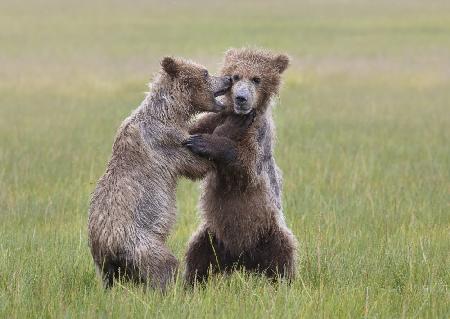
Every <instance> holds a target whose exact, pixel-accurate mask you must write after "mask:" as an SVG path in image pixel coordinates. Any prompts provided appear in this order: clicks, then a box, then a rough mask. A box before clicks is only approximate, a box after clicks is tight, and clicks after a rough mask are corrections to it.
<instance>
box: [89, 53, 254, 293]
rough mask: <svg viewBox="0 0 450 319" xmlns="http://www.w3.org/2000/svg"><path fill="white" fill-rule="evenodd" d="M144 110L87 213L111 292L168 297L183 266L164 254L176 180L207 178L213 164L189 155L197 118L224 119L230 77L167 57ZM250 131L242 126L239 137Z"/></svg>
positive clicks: (119, 141) (128, 122)
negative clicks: (121, 286) (155, 292)
mask: <svg viewBox="0 0 450 319" xmlns="http://www.w3.org/2000/svg"><path fill="white" fill-rule="evenodd" d="M161 65H162V70H161V71H160V72H159V73H158V75H157V76H156V78H155V80H154V81H153V83H152V85H151V90H150V93H148V94H147V96H146V97H145V99H144V101H143V102H142V103H141V105H140V106H139V107H138V108H137V109H136V110H135V111H134V112H133V113H132V114H131V115H130V116H129V117H128V118H127V119H125V120H124V121H123V123H122V124H121V126H120V128H119V130H118V132H117V135H116V138H115V141H114V144H113V147H112V155H111V158H110V160H109V162H108V165H107V168H106V172H105V173H104V175H103V176H102V177H101V178H100V179H99V181H98V183H97V186H96V188H95V190H94V192H93V194H92V197H91V201H90V208H89V222H88V229H89V246H90V250H91V253H92V256H93V259H94V263H95V266H96V269H97V271H98V273H99V274H100V275H101V277H102V279H103V281H104V284H105V286H106V287H110V286H111V285H113V283H114V280H116V279H117V278H119V277H121V278H124V279H128V280H132V281H135V282H138V283H144V284H146V285H149V286H151V287H153V288H158V289H161V290H164V289H165V288H166V286H167V285H168V283H169V282H170V281H171V280H172V279H173V276H174V273H175V272H176V271H177V267H178V261H177V260H176V258H175V256H174V255H173V254H172V253H171V252H170V251H169V249H168V247H167V246H166V239H167V236H168V234H169V231H170V229H171V227H172V225H173V224H174V221H175V218H176V199H175V191H176V185H177V179H178V178H179V177H180V176H185V177H188V178H191V179H198V178H202V177H203V176H204V175H205V174H206V173H207V172H208V171H209V170H210V169H212V165H213V164H212V163H211V162H210V161H208V160H206V159H203V158H201V157H199V156H197V155H195V154H193V153H192V152H190V151H189V150H188V149H186V148H185V147H184V146H183V145H182V142H183V141H185V140H186V138H187V137H188V125H189V124H188V123H189V120H190V119H191V117H192V116H193V115H195V114H197V113H199V112H203V111H213V112H217V111H221V110H222V109H223V107H224V105H223V104H222V103H220V102H219V101H218V100H217V99H216V97H217V96H220V95H223V94H224V93H225V92H226V91H227V90H228V89H229V88H230V86H231V79H230V77H229V76H220V77H215V76H210V75H209V74H208V72H207V70H206V69H205V68H204V67H203V66H201V65H198V64H196V63H194V62H190V61H187V60H183V59H178V58H171V57H166V58H164V59H163V60H162V62H161ZM245 125H247V124H246V123H245V122H242V121H236V122H235V123H234V126H233V124H232V125H231V126H232V127H234V129H235V130H236V131H239V130H241V129H243V128H244V126H245Z"/></svg>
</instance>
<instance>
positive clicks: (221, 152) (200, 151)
mask: <svg viewBox="0 0 450 319" xmlns="http://www.w3.org/2000/svg"><path fill="white" fill-rule="evenodd" d="M183 145H185V146H186V147H187V148H188V149H189V150H190V151H191V152H192V153H194V154H197V155H199V156H201V157H203V158H207V159H209V160H211V161H215V162H217V163H223V164H229V163H231V162H234V161H235V160H236V159H237V143H236V142H234V141H232V140H230V139H229V138H226V137H223V136H217V135H211V134H196V135H192V136H190V137H189V138H188V139H187V140H186V141H185V142H183Z"/></svg>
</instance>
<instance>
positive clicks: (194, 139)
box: [183, 134, 210, 158]
mask: <svg viewBox="0 0 450 319" xmlns="http://www.w3.org/2000/svg"><path fill="white" fill-rule="evenodd" d="M209 144H210V143H209V141H208V139H207V138H206V136H205V135H204V134H195V135H191V136H190V137H189V138H188V139H187V140H185V141H184V142H183V145H184V146H185V147H187V148H188V149H189V150H190V151H191V152H192V153H194V154H197V155H200V156H202V157H207V158H209V157H210V156H209V155H210V154H209V146H210V145H209Z"/></svg>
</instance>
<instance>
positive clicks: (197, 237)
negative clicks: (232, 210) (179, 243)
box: [184, 227, 231, 285]
mask: <svg viewBox="0 0 450 319" xmlns="http://www.w3.org/2000/svg"><path fill="white" fill-rule="evenodd" d="M185 259H186V261H185V262H186V270H185V273H184V279H185V281H186V282H187V283H188V284H190V285H194V283H195V282H196V281H199V282H204V281H206V280H207V279H208V275H209V274H210V273H218V272H222V271H225V268H227V267H228V266H229V265H230V264H231V260H230V257H229V256H228V254H227V253H226V251H225V249H224V248H223V247H222V246H221V245H220V244H219V243H218V242H217V240H216V238H215V236H214V234H212V233H211V232H209V231H208V229H206V228H205V227H200V229H199V230H198V231H197V232H196V233H195V234H194V236H192V238H191V240H190V242H189V247H188V250H187V252H186V257H185Z"/></svg>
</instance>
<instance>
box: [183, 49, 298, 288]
mask: <svg viewBox="0 0 450 319" xmlns="http://www.w3.org/2000/svg"><path fill="white" fill-rule="evenodd" d="M288 65H289V57H288V56H286V55H284V54H272V53H270V52H267V51H263V50H256V49H231V50H229V51H228V52H227V53H226V55H225V59H224V65H223V68H222V71H221V74H222V75H223V76H231V77H232V81H233V84H232V88H231V90H230V91H228V92H227V93H226V94H225V104H226V105H227V107H229V111H230V112H232V114H228V115H227V114H226V112H223V113H218V114H210V115H208V116H205V117H203V118H201V119H200V120H198V121H197V122H196V123H195V124H194V126H193V127H192V128H191V131H190V133H191V134H193V135H191V136H190V138H189V139H188V140H187V141H186V142H185V145H186V146H187V147H188V148H189V149H190V150H191V151H192V152H193V153H195V154H198V155H200V156H202V157H204V158H208V159H210V160H211V161H213V162H214V163H215V169H214V170H211V171H210V172H209V173H208V174H207V176H206V178H205V180H204V182H203V185H202V194H201V198H200V209H201V215H202V223H201V225H200V226H199V228H198V230H197V231H196V233H195V234H194V235H193V236H192V238H191V240H190V242H189V244H188V249H187V253H186V257H185V262H186V270H185V274H184V277H185V280H186V281H187V282H188V283H190V284H194V282H195V281H196V280H198V281H204V280H206V279H207V278H208V275H209V273H211V272H212V273H218V272H229V271H232V270H233V269H236V268H244V269H246V270H248V271H254V272H259V273H264V274H265V275H267V276H268V277H269V278H272V279H277V278H278V277H282V278H287V279H288V280H290V279H292V278H293V277H294V274H295V260H296V255H297V253H296V252H297V240H296V238H295V237H294V235H293V234H292V232H291V231H290V229H289V228H288V227H287V225H286V223H285V219H284V215H283V211H282V205H281V182H282V181H281V171H280V169H279V168H278V166H277V165H276V163H275V159H274V156H273V144H274V134H275V133H274V123H273V120H272V115H271V104H272V101H273V98H274V97H275V96H276V95H277V94H278V92H279V87H280V82H281V74H282V73H283V72H284V71H285V69H286V68H287V67H288ZM252 114H253V115H252ZM249 116H251V117H254V119H252V121H251V125H250V127H249V128H248V129H247V130H243V131H241V132H240V133H239V134H241V135H240V136H238V135H237V134H234V135H233V136H231V138H230V137H227V136H223V134H224V133H225V132H227V131H229V129H228V128H227V126H228V125H229V123H233V122H234V121H236V118H245V117H249ZM227 123H228V124H227Z"/></svg>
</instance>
